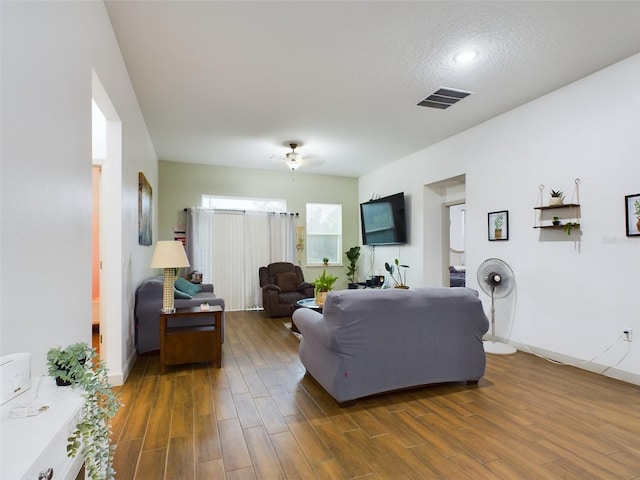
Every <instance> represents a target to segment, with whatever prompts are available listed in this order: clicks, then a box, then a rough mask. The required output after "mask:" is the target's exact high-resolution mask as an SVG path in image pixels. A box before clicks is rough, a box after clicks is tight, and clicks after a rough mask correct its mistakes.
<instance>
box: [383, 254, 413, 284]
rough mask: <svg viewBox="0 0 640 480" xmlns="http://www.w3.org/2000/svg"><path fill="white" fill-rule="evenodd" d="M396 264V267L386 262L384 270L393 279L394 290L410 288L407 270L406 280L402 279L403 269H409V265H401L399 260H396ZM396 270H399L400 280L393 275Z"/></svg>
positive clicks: (405, 273)
mask: <svg viewBox="0 0 640 480" xmlns="http://www.w3.org/2000/svg"><path fill="white" fill-rule="evenodd" d="M394 263H395V267H394V266H393V265H389V264H388V263H387V262H384V269H385V270H386V271H387V272H389V276H390V277H391V280H393V286H394V288H409V286H408V285H407V284H406V280H407V271H406V270H405V272H404V278H402V270H400V269H401V268H409V265H400V262H399V261H398V259H397V258H396V259H395V260H394ZM395 270H398V278H396V277H395V276H394V274H393V272H394V271H395Z"/></svg>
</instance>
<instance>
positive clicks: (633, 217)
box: [624, 193, 640, 237]
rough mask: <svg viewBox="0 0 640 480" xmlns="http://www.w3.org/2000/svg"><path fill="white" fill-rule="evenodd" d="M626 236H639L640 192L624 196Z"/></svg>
mask: <svg viewBox="0 0 640 480" xmlns="http://www.w3.org/2000/svg"><path fill="white" fill-rule="evenodd" d="M624 209H625V214H626V215H625V216H626V218H627V237H637V236H640V193H636V194H635V195H626V196H625V197H624Z"/></svg>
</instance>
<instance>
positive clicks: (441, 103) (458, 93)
mask: <svg viewBox="0 0 640 480" xmlns="http://www.w3.org/2000/svg"><path fill="white" fill-rule="evenodd" d="M471 93H472V92H465V91H464V90H456V89H454V88H444V87H443V88H441V89H440V90H438V91H437V92H434V93H432V94H431V95H429V96H428V97H427V98H425V99H424V100H422V101H421V102H420V103H418V105H420V106H421V107H431V108H439V109H440V110H444V109H446V108H449V107H450V106H451V105H454V104H456V103H458V102H459V101H460V100H462V99H463V98H466V97H468V96H469V95H471Z"/></svg>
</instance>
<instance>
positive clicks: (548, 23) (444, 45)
mask: <svg viewBox="0 0 640 480" xmlns="http://www.w3.org/2000/svg"><path fill="white" fill-rule="evenodd" d="M105 4H106V7H107V11H108V13H109V16H110V18H111V22H112V24H113V29H114V32H115V34H116V37H117V39H118V42H119V45H120V48H121V50H122V54H123V57H124V60H125V62H126V65H127V69H128V71H129V74H130V76H131V81H132V83H133V86H134V89H135V91H136V95H137V97H138V101H139V102H140V107H141V109H142V113H143V115H144V118H145V121H146V124H147V127H148V129H149V132H150V134H151V139H152V141H153V144H154V146H155V149H156V153H157V154H158V157H159V158H160V159H161V160H171V161H179V162H193V163H203V164H215V165H226V166H235V167H245V168H262V169H279V170H283V171H284V170H285V169H286V166H285V164H284V161H283V160H281V158H282V157H284V155H285V154H286V152H287V151H289V149H288V147H287V146H286V145H288V144H289V143H290V142H296V143H298V144H300V145H301V146H300V147H299V148H298V150H297V151H298V152H299V153H300V154H301V155H302V156H303V157H304V158H305V159H307V162H306V164H304V165H303V166H302V167H301V168H300V171H301V172H302V171H304V172H306V173H322V174H330V175H344V176H360V175H362V174H364V173H366V172H369V171H371V170H374V169H376V168H379V167H380V166H382V165H384V164H386V163H389V162H392V161H394V160H397V159H398V158H401V157H404V156H406V155H409V154H411V153H413V152H416V151H418V150H420V149H423V148H425V147H427V146H429V145H431V144H433V143H436V142H438V141H441V140H443V139H445V138H447V137H449V136H451V135H454V134H456V133H458V132H461V131H463V130H465V129H468V128H470V127H473V126H474V125H477V124H479V123H481V122H483V121H486V120H488V119H490V118H492V117H494V116H496V115H499V114H501V113H503V112H506V111H508V110H511V109H513V108H515V107H517V106H519V105H521V104H523V103H525V102H527V101H530V100H532V99H534V98H537V97H539V96H541V95H544V94H546V93H548V92H550V91H553V90H555V89H557V88H560V87H562V86H564V85H567V84H569V83H571V82H573V81H575V80H578V79H580V78H582V77H584V76H586V75H589V74H591V73H593V72H595V71H597V70H599V69H602V68H604V67H606V66H609V65H611V64H613V63H615V62H617V61H619V60H622V59H624V58H626V57H629V56H631V55H633V54H635V53H638V52H640V2H638V1H625V2H616V1H604V2H595V1H587V2H581V1H567V2H543V1H522V2H511V1H502V2H483V1H472V2H462V1H459V2H458V1H444V2H435V1H419V2H405V1H377V2H373V1H351V2H340V1H285V2H275V1H228V2H221V1H196V2H191V1H177V0H174V1H168V2H163V1H154V2H146V1H126V0H118V1H106V2H105ZM463 47H473V48H475V49H477V50H478V52H479V53H480V55H479V57H478V59H477V60H476V61H475V62H474V63H472V64H470V65H466V66H459V65H457V64H455V63H454V62H453V59H452V58H453V55H454V54H455V53H456V52H457V51H458V50H459V49H461V48H463ZM440 87H451V88H456V89H462V90H468V91H471V92H473V95H471V96H469V97H468V98H466V99H465V100H463V101H461V102H460V103H459V104H456V105H454V106H452V107H451V108H449V109H447V110H436V109H432V108H424V107H420V106H417V103H418V102H420V101H421V100H423V99H424V98H425V97H427V96H428V95H430V94H431V93H433V92H435V91H436V90H438V88H440Z"/></svg>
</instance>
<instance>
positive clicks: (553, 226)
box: [533, 223, 580, 230]
mask: <svg viewBox="0 0 640 480" xmlns="http://www.w3.org/2000/svg"><path fill="white" fill-rule="evenodd" d="M533 228H555V229H562V230H564V225H536V226H534V227H533ZM571 228H580V224H579V223H578V224H577V225H572V226H571Z"/></svg>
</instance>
